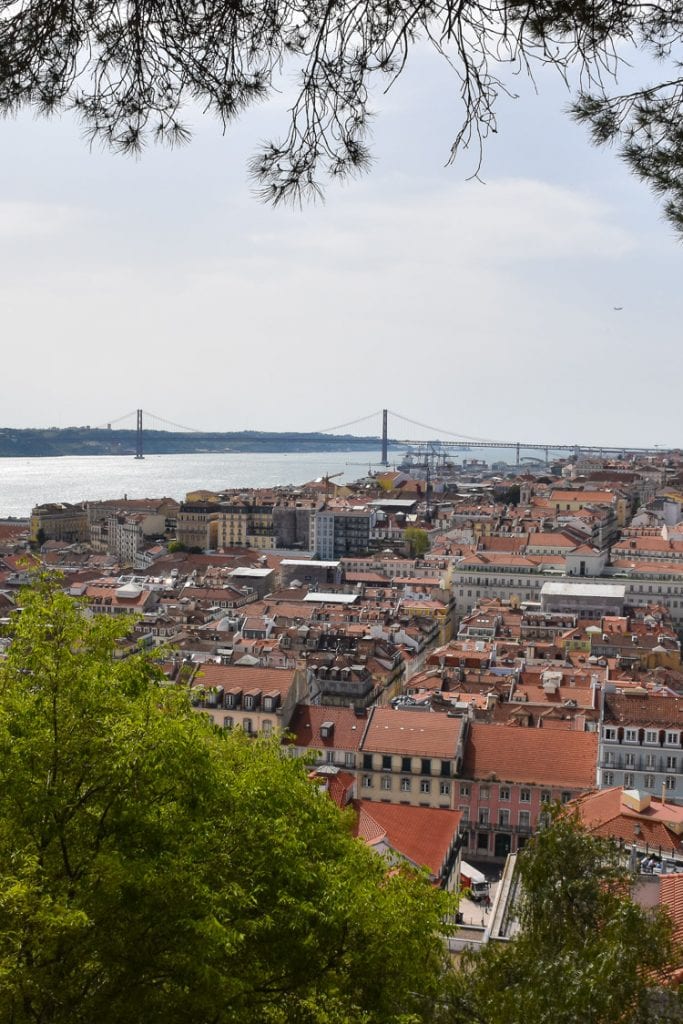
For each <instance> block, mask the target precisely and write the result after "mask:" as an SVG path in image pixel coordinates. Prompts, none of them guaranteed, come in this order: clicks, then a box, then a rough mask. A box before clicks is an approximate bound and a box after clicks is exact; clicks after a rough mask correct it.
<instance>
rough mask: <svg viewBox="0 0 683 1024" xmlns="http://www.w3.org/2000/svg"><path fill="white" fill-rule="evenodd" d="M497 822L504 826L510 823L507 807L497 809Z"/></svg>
mask: <svg viewBox="0 0 683 1024" xmlns="http://www.w3.org/2000/svg"><path fill="white" fill-rule="evenodd" d="M498 824H499V825H503V826H505V827H506V826H507V825H509V824H510V812H509V810H508V809H507V807H504V808H501V810H499V811H498Z"/></svg>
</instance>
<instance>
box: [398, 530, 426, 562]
mask: <svg viewBox="0 0 683 1024" xmlns="http://www.w3.org/2000/svg"><path fill="white" fill-rule="evenodd" d="M403 537H404V539H405V540H406V541H407V542H408V544H410V550H411V552H412V554H413V555H415V557H416V558H421V557H422V555H424V554H425V553H426V552H427V551H429V534H428V533H427V531H426V530H421V529H420V528H419V527H417V526H407V527H406V529H405V530H404V531H403Z"/></svg>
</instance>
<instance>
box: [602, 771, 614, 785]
mask: <svg viewBox="0 0 683 1024" xmlns="http://www.w3.org/2000/svg"><path fill="white" fill-rule="evenodd" d="M602 781H603V782H604V784H605V785H606V786H613V785H614V772H603V775H602Z"/></svg>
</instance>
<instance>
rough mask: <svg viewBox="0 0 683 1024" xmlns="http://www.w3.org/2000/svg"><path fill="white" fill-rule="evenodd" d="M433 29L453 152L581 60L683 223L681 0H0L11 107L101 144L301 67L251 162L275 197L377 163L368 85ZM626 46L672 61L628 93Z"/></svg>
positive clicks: (216, 106)
mask: <svg viewBox="0 0 683 1024" xmlns="http://www.w3.org/2000/svg"><path fill="white" fill-rule="evenodd" d="M419 41H421V42H423V43H427V44H428V45H431V46H432V47H433V49H434V51H435V52H436V53H437V54H438V55H439V56H440V57H443V58H445V59H446V60H447V61H448V62H449V64H450V66H451V67H452V69H453V71H454V75H455V77H454V83H455V87H454V97H453V99H454V105H456V104H457V103H458V102H459V104H460V107H461V113H460V129H459V131H458V132H457V135H456V138H455V140H454V141H453V143H452V146H451V159H454V158H455V156H456V154H457V152H458V150H459V149H460V148H462V147H467V146H469V145H472V144H474V146H475V148H476V147H477V146H478V147H479V149H481V144H482V142H483V140H484V139H485V138H486V136H487V135H488V134H489V133H490V132H495V131H496V130H497V125H496V104H497V100H498V97H499V95H500V94H501V92H503V93H508V94H509V90H510V83H511V82H514V76H515V75H516V74H518V73H519V72H520V71H523V72H526V73H528V74H530V75H532V76H533V72H534V69H535V68H537V67H539V66H541V65H548V64H550V65H553V66H554V67H556V68H557V69H558V70H559V72H560V73H561V74H562V75H563V76H568V75H570V74H571V72H572V71H574V72H576V75H575V77H576V79H577V80H578V81H579V83H580V84H579V87H578V90H577V91H576V93H575V95H574V100H573V110H574V115H575V116H576V117H577V118H578V119H579V120H580V121H583V122H586V124H587V125H588V127H589V130H590V132H591V135H592V137H593V139H594V140H595V141H596V142H598V143H616V144H617V145H618V146H619V149H620V153H621V155H622V156H623V157H624V159H625V160H626V161H627V162H628V163H629V165H630V166H631V168H633V170H634V171H635V172H636V173H637V174H638V175H640V176H641V177H642V178H644V179H645V180H646V181H648V182H649V183H650V184H651V185H652V187H653V188H654V189H655V190H656V191H657V192H658V193H660V194H661V195H662V196H663V197H664V200H665V209H666V211H667V213H668V215H669V217H670V218H671V219H672V220H673V221H674V223H675V224H676V225H677V226H678V228H679V229H680V230H683V134H682V133H681V130H680V125H681V108H682V106H683V73H682V72H683V65H682V64H681V59H680V49H681V43H682V42H683V2H682V0H653V2H626V0H581V2H579V0H472V2H469V3H462V2H461V0H386V2H384V3H376V2H373V0H360V2H358V3H350V2H349V0H332V2H330V3H311V2H309V0H270V2H268V3H264V2H263V0H243V2H241V3H239V4H236V3H233V2H228V0H207V2H205V3H201V4H197V3H195V2H194V0H173V2H171V0H149V2H144V3H143V2H141V0H137V2H133V0H130V2H127V3H112V2H111V0H74V2H71V3H36V2H35V0H0V109H2V110H3V111H4V112H12V111H14V110H16V109H18V108H19V107H21V106H23V105H26V104H29V105H32V106H34V107H36V108H37V109H38V110H40V111H42V112H48V113H49V112H53V111H55V110H62V109H75V110H76V111H77V112H78V113H79V114H80V115H81V117H82V119H83V121H84V123H85V126H86V131H87V133H88V134H89V135H90V137H91V138H92V139H97V140H101V141H103V142H104V143H105V144H107V145H110V146H112V147H113V148H114V149H117V150H122V151H129V150H139V149H140V148H141V147H142V146H143V145H144V143H145V141H146V140H147V139H148V138H153V139H157V140H161V141H166V142H168V143H170V144H175V143H178V142H183V141H185V140H186V139H187V138H188V137H189V130H188V128H187V126H186V124H185V123H184V121H183V107H184V106H185V104H186V103H187V102H188V101H190V100H198V101H199V103H200V104H201V105H202V106H204V107H205V108H207V109H209V110H211V111H213V112H214V113H215V114H217V115H218V117H219V118H220V119H221V121H222V122H223V123H224V124H227V123H229V122H230V121H232V120H234V119H235V118H236V117H237V116H238V115H239V114H240V113H241V112H242V111H243V110H244V108H245V107H247V106H249V105H250V104H252V103H254V102H256V101H259V100H263V99H265V98H267V97H268V96H269V95H270V94H272V92H273V90H274V89H276V88H277V85H278V82H279V79H280V77H281V75H282V72H283V70H285V71H287V72H288V73H289V72H291V71H293V70H295V71H298V83H299V93H298V96H297V97H296V99H295V101H294V104H293V106H292V110H291V115H292V116H291V119H290V123H289V126H288V129H286V131H285V133H284V135H283V137H282V138H281V139H279V140H277V141H273V142H268V143H266V144H265V145H264V146H263V147H262V149H261V151H260V152H259V153H257V155H256V156H255V158H254V161H253V168H252V169H253V173H254V175H255V177H256V179H257V181H258V182H259V184H260V186H261V189H262V193H263V195H264V197H265V198H266V199H268V200H270V201H272V202H279V201H281V200H282V199H287V198H292V197H294V198H300V197H301V196H302V195H304V194H306V193H307V192H318V191H320V188H321V180H322V179H324V178H325V177H326V176H339V175H345V174H349V173H353V172H354V171H357V170H359V169H363V168H365V167H367V166H368V165H369V163H370V153H369V149H368V143H367V135H368V123H369V119H370V116H371V110H370V103H369V96H370V94H371V90H372V88H373V86H374V85H375V83H377V84H378V85H379V86H380V87H382V88H388V87H389V86H390V85H391V83H392V82H393V80H394V79H395V78H396V77H397V76H398V75H399V74H400V73H401V71H402V69H403V67H404V66H405V63H406V61H407V60H408V58H409V55H410V52H411V50H412V48H413V46H414V45H415V43H417V42H419ZM624 54H626V55H627V56H626V60H628V59H629V57H631V55H632V54H635V55H636V57H637V58H639V59H640V60H641V61H643V62H644V63H652V64H654V63H655V62H658V63H659V65H660V69H659V70H660V75H659V80H655V81H647V82H644V83H643V84H642V85H636V87H635V88H634V89H629V91H628V92H625V93H624V92H621V91H620V90H619V88H618V83H617V72H618V71H619V69H620V62H621V61H622V60H623V59H624Z"/></svg>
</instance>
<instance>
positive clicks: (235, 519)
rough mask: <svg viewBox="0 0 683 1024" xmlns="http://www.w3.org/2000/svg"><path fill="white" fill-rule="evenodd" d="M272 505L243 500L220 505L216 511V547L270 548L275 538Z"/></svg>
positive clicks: (274, 542)
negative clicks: (238, 502) (233, 503)
mask: <svg viewBox="0 0 683 1024" xmlns="http://www.w3.org/2000/svg"><path fill="white" fill-rule="evenodd" d="M273 509H274V505H256V504H251V503H250V502H244V503H241V504H236V505H221V506H220V509H219V512H218V525H217V530H218V547H221V548H232V547H236V548H247V547H249V548H259V549H261V550H271V549H272V548H274V547H276V543H277V538H276V531H275V525H274V523H273Z"/></svg>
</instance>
